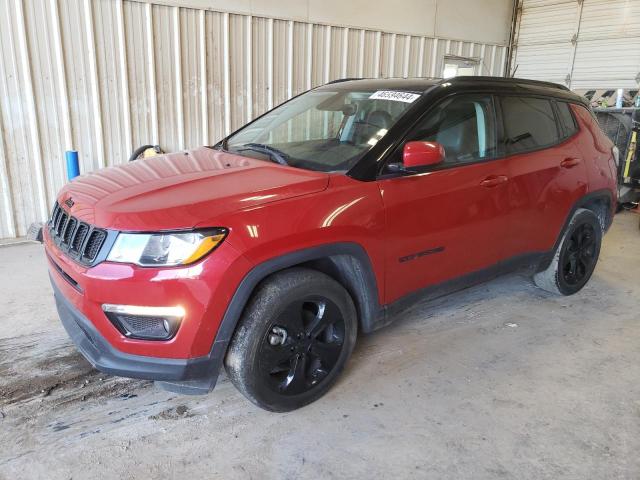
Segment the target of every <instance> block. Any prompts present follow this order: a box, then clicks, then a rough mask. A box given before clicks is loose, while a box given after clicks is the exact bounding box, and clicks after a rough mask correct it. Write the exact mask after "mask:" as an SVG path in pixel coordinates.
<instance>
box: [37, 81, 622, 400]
mask: <svg viewBox="0 0 640 480" xmlns="http://www.w3.org/2000/svg"><path fill="white" fill-rule="evenodd" d="M615 156H616V151H615V148H614V147H613V145H612V143H611V142H610V141H609V140H608V139H607V137H605V135H604V134H603V133H602V131H601V130H600V128H599V127H598V124H597V123H596V121H595V120H594V117H593V115H592V113H591V111H590V110H589V106H588V104H587V103H586V102H585V101H584V100H583V99H582V98H580V97H578V96H576V95H574V94H572V93H571V92H570V91H568V90H567V89H566V88H564V87H561V86H559V85H555V84H550V83H544V82H534V81H528V80H519V79H500V78H481V77H467V78H456V79H450V80H444V81H436V80H424V79H420V80H408V79H404V80H402V79H400V80H398V79H384V80H366V79H362V80H345V81H336V82H333V83H330V84H327V85H324V86H322V87H319V88H316V89H313V90H310V91H308V92H306V93H303V94H302V95H299V96H297V97H295V98H293V99H292V100H290V101H288V102H286V103H285V104H283V105H281V106H279V107H277V108H275V109H274V110H272V111H270V112H268V113H266V114H264V115H263V116H261V117H259V118H258V119H256V120H255V121H253V122H251V123H249V124H248V125H246V126H244V127H243V128H241V129H240V130H238V131H237V132H235V133H233V134H232V135H230V136H229V137H227V138H225V139H224V140H223V141H221V142H220V143H218V144H217V145H215V146H213V147H202V148H199V149H196V150H192V151H185V152H178V153H173V154H169V155H163V156H159V157H155V158H150V159H145V160H139V161H135V162H133V163H130V164H128V165H124V166H118V167H112V168H106V169H103V170H100V171H98V172H94V173H89V174H87V175H83V176H82V177H79V178H78V179H76V180H74V181H72V182H71V183H69V184H68V185H66V186H65V187H64V188H63V189H62V191H61V192H60V194H59V196H58V199H57V202H56V205H55V208H54V210H53V214H52V217H51V220H50V221H49V223H48V224H47V226H46V228H45V231H44V243H45V246H46V252H47V256H48V261H49V264H50V276H51V281H52V285H53V290H54V294H55V299H56V303H57V307H58V311H59V314H60V317H61V319H62V323H63V324H64V326H65V328H66V330H67V331H68V333H69V335H70V336H71V338H72V339H73V341H74V342H75V344H76V345H77V347H78V349H79V350H80V351H81V352H82V354H83V355H84V356H85V357H86V358H87V359H88V360H89V361H90V362H91V363H92V364H93V365H94V366H95V367H96V368H98V369H99V370H102V371H104V372H108V373H112V374H115V375H122V376H127V377H135V378H144V379H151V380H156V381H158V382H159V383H160V384H161V385H162V386H163V387H164V388H166V389H169V390H172V391H177V392H183V393H201V392H208V391H210V390H211V389H212V388H213V387H214V385H215V383H216V379H217V377H218V374H219V371H220V369H221V367H222V365H223V364H224V365H225V367H226V370H227V372H228V375H229V377H230V379H231V381H232V382H233V383H234V384H235V385H236V386H237V387H238V388H239V389H240V391H241V392H242V393H243V394H244V395H245V396H246V397H247V398H249V399H250V400H251V401H252V402H254V403H255V404H257V405H259V406H261V407H263V408H266V409H269V410H274V411H287V410H292V409H295V408H298V407H300V406H302V405H305V404H308V403H310V402H312V401H314V400H315V399H317V398H318V397H320V396H321V395H323V394H324V393H325V392H326V391H327V390H328V389H329V388H330V387H331V385H332V384H333V383H334V382H335V380H336V378H337V376H338V375H339V374H340V371H341V370H342V369H343V368H344V366H345V363H346V362H347V359H348V358H349V355H350V354H351V351H352V349H353V347H354V344H355V342H356V337H357V335H358V332H361V333H367V332H371V331H372V330H375V329H377V328H379V327H382V326H384V325H385V324H387V323H388V322H389V321H391V319H392V318H393V317H394V316H395V314H397V313H398V312H399V311H400V310H402V309H403V308H404V307H406V306H407V305H409V304H410V303H411V302H413V301H415V300H416V299H417V298H424V297H434V296H437V295H443V294H445V293H448V292H451V291H453V290H458V289H461V288H464V287H467V286H469V285H471V284H474V283H478V282H480V281H482V280H485V279H487V278H491V277H495V276H496V275H498V274H501V273H504V272H508V271H512V270H514V269H520V268H523V267H527V268H529V269H531V272H532V273H533V278H534V281H535V283H536V284H537V285H538V286H540V287H542V288H544V289H546V290H549V291H551V292H555V293H558V294H562V295H569V294H573V293H575V292H577V291H578V290H580V289H581V288H582V287H583V286H584V285H585V283H586V282H587V281H588V280H589V277H590V276H591V274H592V272H593V270H594V267H595V264H596V261H597V259H598V254H599V250H600V242H601V239H602V235H603V233H604V232H605V231H606V230H607V229H608V227H609V225H610V223H611V219H612V215H613V213H614V209H615V204H616V188H615V170H616V165H615V162H616V159H615Z"/></svg>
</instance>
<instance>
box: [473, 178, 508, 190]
mask: <svg viewBox="0 0 640 480" xmlns="http://www.w3.org/2000/svg"><path fill="white" fill-rule="evenodd" d="M508 180H509V179H508V178H507V177H505V176H504V175H491V176H490V177H487V178H485V179H484V180H483V181H481V182H480V186H481V187H486V188H491V187H497V186H498V185H502V184H503V183H507V181H508Z"/></svg>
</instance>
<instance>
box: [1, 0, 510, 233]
mask: <svg viewBox="0 0 640 480" xmlns="http://www.w3.org/2000/svg"><path fill="white" fill-rule="evenodd" d="M505 53H506V48H505V47H504V46H501V45H491V44H480V43H471V42H462V41H455V40H448V39H436V38H427V37H417V36H409V35H403V34H400V33H390V32H380V31H371V30H361V29H355V28H344V27H340V26H332V25H319V24H312V23H304V22H297V21H287V20H279V19H271V18H263V17H251V16H247V15H235V14H229V13H223V12H214V11H205V10H196V9H189V8H178V7H171V6H164V5H155V4H150V3H138V2H135V1H125V0H0V131H1V132H2V135H1V138H0V188H1V189H2V194H1V195H0V239H3V238H5V239H6V238H14V237H20V236H23V235H25V234H26V231H27V229H28V226H29V224H30V223H31V222H33V221H36V220H44V219H46V217H47V215H48V212H49V210H50V208H51V206H52V201H53V199H54V196H55V193H56V192H57V190H58V189H59V188H60V187H61V186H62V185H63V183H64V182H65V167H64V151H65V150H69V149H76V150H78V151H79V152H80V159H81V170H82V171H83V172H87V171H90V170H94V169H97V168H100V167H103V166H109V165H114V164H119V163H123V162H125V161H126V160H127V158H128V156H129V154H130V153H131V151H132V150H133V149H134V148H135V147H137V146H140V145H142V144H147V143H154V144H155V143H159V144H160V145H161V146H162V147H163V149H165V150H166V151H175V150H179V149H183V148H190V147H195V146H198V145H202V144H213V143H215V142H216V141H217V140H219V139H220V138H222V137H223V136H224V135H225V134H226V133H228V132H230V131H232V130H234V129H236V128H238V127H240V126H241V125H243V124H244V123H246V122H247V121H248V120H249V119H251V118H253V117H255V116H256V115H258V114H260V113H262V112H264V111H265V110H267V109H269V108H271V107H272V106H275V105H277V104H279V103H281V102H283V101H284V100H286V99H288V98H289V97H291V96H293V95H296V94H297V93H299V92H301V91H304V90H306V89H309V88H311V87H313V86H317V85H320V84H322V83H325V82H327V81H329V80H332V79H335V78H340V77H350V76H366V77H386V76H440V75H441V74H442V68H443V65H442V64H443V59H444V57H445V55H458V56H463V57H475V58H478V60H479V62H480V69H481V72H479V73H481V74H484V75H501V74H502V71H503V65H504V63H505Z"/></svg>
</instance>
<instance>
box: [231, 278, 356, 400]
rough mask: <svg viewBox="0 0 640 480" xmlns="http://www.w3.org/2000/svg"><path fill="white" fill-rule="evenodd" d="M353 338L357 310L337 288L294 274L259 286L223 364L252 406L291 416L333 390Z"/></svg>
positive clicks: (326, 281) (325, 281) (333, 283)
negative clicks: (330, 389)
mask: <svg viewBox="0 0 640 480" xmlns="http://www.w3.org/2000/svg"><path fill="white" fill-rule="evenodd" d="M356 335H357V315H356V309H355V306H354V304H353V301H352V299H351V297H350V295H349V293H348V292H347V291H346V290H345V289H344V288H343V287H342V286H341V285H340V284H339V283H338V282H336V281H335V280H333V279H332V278H330V277H328V276H327V275H325V274H323V273H321V272H317V271H314V270H308V269H303V268H294V269H290V270H286V271H283V272H279V273H277V274H274V275H273V276H271V277H269V278H268V279H267V280H265V281H264V282H263V283H262V284H261V285H260V286H259V287H258V288H257V290H256V292H255V293H254V295H253V297H252V298H251V300H250V302H249V304H248V306H247V308H246V310H245V313H244V315H243V317H242V319H241V320H240V323H239V325H238V328H237V330H236V332H235V334H234V337H233V339H232V341H231V344H230V346H229V350H228V352H227V356H226V359H225V366H226V369H227V373H228V375H229V377H230V379H231V381H232V382H233V383H234V385H235V386H236V387H237V388H238V389H239V390H240V391H241V392H242V393H243V394H244V395H245V396H246V397H247V398H248V399H249V400H251V401H252V402H253V403H255V404H256V405H258V406H260V407H262V408H265V409H267V410H272V411H278V412H283V411H290V410H295V409H296V408H300V407H302V406H304V405H306V404H308V403H311V402H313V401H315V400H316V399H318V398H319V397H321V396H322V395H324V394H325V393H326V392H327V390H329V388H330V387H331V386H332V385H333V383H334V382H335V380H336V379H337V377H338V375H339V374H340V372H341V371H342V369H343V367H344V365H345V363H346V362H347V360H348V358H349V356H350V355H351V351H352V350H353V347H354V345H355V340H356Z"/></svg>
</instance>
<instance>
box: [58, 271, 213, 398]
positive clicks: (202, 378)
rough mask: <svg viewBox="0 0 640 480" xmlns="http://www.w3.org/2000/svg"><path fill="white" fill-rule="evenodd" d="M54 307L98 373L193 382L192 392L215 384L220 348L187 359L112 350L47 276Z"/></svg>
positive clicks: (209, 388)
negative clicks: (51, 287)
mask: <svg viewBox="0 0 640 480" xmlns="http://www.w3.org/2000/svg"><path fill="white" fill-rule="evenodd" d="M50 280H51V285H52V286H53V293H54V297H55V300H56V307H57V309H58V314H59V315H60V320H61V321H62V325H63V326H64V328H65V330H66V331H67V333H68V334H69V336H70V337H71V340H72V341H73V343H74V344H75V345H76V347H77V348H78V350H79V351H80V353H81V354H82V355H83V356H84V357H85V358H86V359H87V360H88V361H89V363H91V365H93V366H94V367H95V368H96V369H98V370H100V371H101V372H105V373H109V374H112V375H118V376H122V377H130V378H140V379H145V380H158V381H169V382H188V383H190V384H193V385H197V386H198V387H197V388H195V391H191V392H185V393H207V392H208V391H210V390H211V389H213V387H214V386H215V384H216V381H217V379H218V373H219V368H220V367H219V365H221V363H222V362H221V361H220V360H221V359H218V358H215V357H217V356H222V355H223V354H224V348H216V347H215V345H214V348H212V349H211V353H210V354H209V355H206V356H203V357H197V358H191V359H175V358H158V357H148V356H143V355H132V354H129V353H124V352H121V351H119V350H116V349H115V348H114V347H112V346H111V345H110V344H109V342H108V341H107V340H106V339H105V338H104V337H103V336H102V335H101V334H100V332H98V330H97V329H96V328H95V327H94V326H93V324H92V323H91V321H90V320H89V319H87V318H86V317H85V316H84V315H82V313H80V312H79V311H78V310H77V309H76V308H75V307H74V306H73V305H72V304H71V302H70V301H69V300H67V299H66V298H65V296H64V295H63V294H62V292H61V291H60V289H59V288H58V287H57V285H56V284H55V282H54V281H53V279H52V278H51V277H50Z"/></svg>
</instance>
